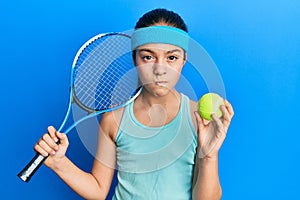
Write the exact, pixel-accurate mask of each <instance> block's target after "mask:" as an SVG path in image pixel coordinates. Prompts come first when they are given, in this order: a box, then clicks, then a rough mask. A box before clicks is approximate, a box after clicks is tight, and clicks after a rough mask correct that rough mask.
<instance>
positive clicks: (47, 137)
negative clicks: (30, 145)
mask: <svg viewBox="0 0 300 200" xmlns="http://www.w3.org/2000/svg"><path fill="white" fill-rule="evenodd" d="M42 140H43V141H44V142H45V143H46V144H47V145H48V146H49V147H50V148H52V149H53V150H55V151H57V150H58V145H57V144H56V142H55V140H54V139H53V138H52V137H51V136H50V134H44V135H43V137H42Z"/></svg>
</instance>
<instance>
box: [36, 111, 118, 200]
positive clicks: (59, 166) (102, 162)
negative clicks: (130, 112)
mask: <svg viewBox="0 0 300 200" xmlns="http://www.w3.org/2000/svg"><path fill="white" fill-rule="evenodd" d="M109 118H110V115H109V114H107V115H106V114H105V115H103V117H102V120H101V124H100V128H99V139H98V140H99V141H98V150H97V155H96V158H95V160H94V165H93V169H92V172H91V173H88V172H85V171H83V170H81V169H79V168H78V167H77V166H76V165H75V164H74V163H72V162H71V161H70V160H69V159H68V158H67V157H66V156H65V152H66V150H67V147H68V138H67V136H66V135H65V134H61V133H58V132H57V131H56V130H55V129H54V128H53V127H49V128H48V133H46V134H44V136H43V137H42V138H41V139H40V140H39V142H38V143H37V144H36V145H35V150H36V151H37V152H40V153H41V154H43V155H44V156H47V155H49V157H48V158H47V159H46V161H45V165H47V166H48V167H49V168H50V169H52V170H53V171H54V172H55V173H56V174H57V175H58V176H59V177H60V178H61V179H62V180H63V181H64V182H65V183H66V184H67V185H68V186H69V187H70V188H71V189H73V190H74V191H75V192H76V193H78V194H79V195H80V196H82V197H83V198H84V199H90V200H92V199H105V198H106V196H107V193H108V191H109V189H110V185H111V182H112V179H113V175H114V164H115V146H114V145H111V144H113V142H112V141H111V140H110V137H106V136H105V135H109V134H110V131H112V129H111V128H110V127H114V126H113V125H112V124H111V122H112V121H111V120H110V119H109ZM57 139H60V144H59V145H57V144H56V143H55V141H57ZM108 146H109V148H108ZM100 152H101V153H100ZM103 152H105V153H103ZM108 158H109V159H108ZM112 166H113V167H112Z"/></svg>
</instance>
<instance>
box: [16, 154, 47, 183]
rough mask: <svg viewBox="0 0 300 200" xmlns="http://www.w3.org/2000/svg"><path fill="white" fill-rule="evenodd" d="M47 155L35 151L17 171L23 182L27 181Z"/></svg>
mask: <svg viewBox="0 0 300 200" xmlns="http://www.w3.org/2000/svg"><path fill="white" fill-rule="evenodd" d="M46 158H47V157H44V156H42V155H41V154H39V153H37V154H36V155H35V156H34V157H33V158H32V159H31V161H30V162H29V163H28V164H27V165H26V166H25V167H24V169H23V170H22V171H20V172H19V173H18V175H17V176H18V177H19V178H20V179H21V180H23V181H24V182H29V181H30V179H31V177H32V176H33V175H34V173H35V172H36V171H37V170H38V169H39V167H40V166H41V165H42V164H43V162H44V161H45V160H46Z"/></svg>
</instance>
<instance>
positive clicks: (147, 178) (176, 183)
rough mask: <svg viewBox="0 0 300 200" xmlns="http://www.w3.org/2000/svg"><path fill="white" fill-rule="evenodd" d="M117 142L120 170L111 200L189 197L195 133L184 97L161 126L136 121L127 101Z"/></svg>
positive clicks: (177, 198)
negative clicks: (172, 114)
mask: <svg viewBox="0 0 300 200" xmlns="http://www.w3.org/2000/svg"><path fill="white" fill-rule="evenodd" d="M116 145H117V165H118V170H119V171H118V184H117V186H116V188H115V194H114V197H113V200H131V199H132V200H144V199H146V200H148V199H149V200H158V199H159V200H161V199H163V200H165V199H172V200H179V199H180V200H188V199H192V179H193V171H194V170H193V169H194V164H195V162H194V161H195V155H196V148H197V133H196V131H195V128H194V126H193V123H192V119H191V115H190V106H189V99H188V97H187V96H185V95H183V94H182V95H181V104H180V110H179V112H178V114H177V116H176V117H175V118H174V119H173V120H172V121H171V122H170V123H168V124H166V125H165V126H162V127H148V126H145V125H143V124H141V123H140V122H138V121H137V119H136V118H135V116H134V114H133V103H131V104H129V105H128V106H127V107H126V108H125V109H124V114H123V117H122V120H121V124H120V127H119V131H118V134H117V137H116Z"/></svg>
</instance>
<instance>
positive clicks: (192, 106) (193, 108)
mask: <svg viewBox="0 0 300 200" xmlns="http://www.w3.org/2000/svg"><path fill="white" fill-rule="evenodd" d="M189 103H190V114H191V118H192V120H193V124H194V127H195V129H196V130H197V121H196V117H195V114H194V113H195V111H197V110H198V105H197V102H196V101H192V100H190V102H189Z"/></svg>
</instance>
